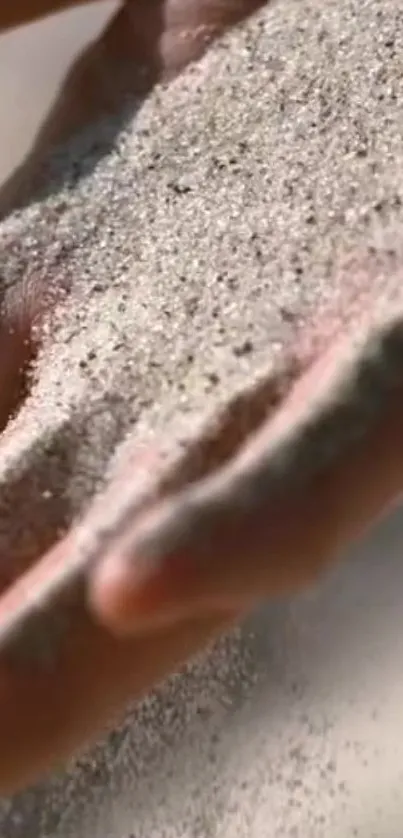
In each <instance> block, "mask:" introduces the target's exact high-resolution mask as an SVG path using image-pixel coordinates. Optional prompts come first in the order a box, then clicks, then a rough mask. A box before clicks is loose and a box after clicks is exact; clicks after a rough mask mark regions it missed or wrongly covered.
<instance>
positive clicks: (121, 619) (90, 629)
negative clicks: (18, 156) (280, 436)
mask: <svg viewBox="0 0 403 838" xmlns="http://www.w3.org/2000/svg"><path fill="white" fill-rule="evenodd" d="M72 5H74V3H72V2H71V0H42V2H40V0H25V2H21V0H20V1H19V0H14V2H13V3H3V4H1V7H0V29H2V30H5V29H7V28H10V27H12V26H16V25H17V24H21V23H25V22H28V21H30V20H34V19H36V18H39V17H41V16H43V15H45V14H49V13H50V12H55V11H60V10H61V9H64V8H67V7H68V6H72ZM259 5H261V2H258V1H257V0H252V1H251V2H248V0H233V1H232V2H231V0H227V2H225V0H221V2H217V0H214V2H213V0H199V2H198V3H196V2H189V3H188V2H187V0H167V2H166V3H165V4H163V3H162V2H159V0H154V2H152V0H132V2H131V3H128V4H126V5H125V6H124V7H123V8H122V10H121V11H120V12H119V13H118V14H117V15H116V17H115V19H114V20H113V22H112V24H111V25H110V26H109V28H108V29H107V31H106V33H105V34H104V36H103V38H102V39H101V41H100V42H98V44H95V45H92V46H91V47H90V48H89V49H88V50H87V51H86V53H85V54H84V56H83V57H82V58H81V59H80V62H78V63H77V64H76V66H75V68H74V70H73V73H72V75H71V76H70V79H69V82H68V85H67V87H65V88H64V94H63V95H66V96H67V99H66V101H67V106H66V101H65V103H64V104H63V103H62V105H60V102H59V105H58V107H59V112H58V113H59V116H58V118H57V120H56V122H57V124H58V125H61V124H62V123H63V119H65V124H64V128H63V130H67V131H70V130H71V129H72V127H78V125H79V124H80V123H82V121H83V120H84V119H85V117H86V113H87V110H88V109H87V107H86V103H87V105H88V102H90V103H91V106H90V108H89V116H90V117H91V118H93V117H94V116H95V115H96V114H97V113H99V112H100V111H102V110H103V109H104V108H105V103H106V104H107V106H108V107H109V106H110V105H111V106H112V107H114V106H115V105H116V104H118V103H119V101H121V96H122V94H123V95H124V94H125V93H126V92H130V91H132V90H134V89H137V87H136V86H137V85H138V84H139V78H140V76H139V74H138V72H137V70H138V67H139V55H140V56H141V62H143V63H145V64H146V65H147V67H148V71H149V73H150V77H149V78H150V79H151V83H154V82H155V81H156V80H157V79H158V78H160V77H161V76H164V74H166V75H169V74H170V73H171V72H173V73H175V72H178V71H179V70H180V69H181V67H182V66H184V64H186V63H188V61H189V60H191V59H192V58H193V57H197V55H199V54H200V52H201V51H203V49H204V48H205V44H204V42H201V41H200V38H199V35H197V36H195V37H194V38H193V40H192V39H190V41H187V42H183V41H182V40H181V39H180V38H178V33H179V32H181V31H182V30H183V28H186V27H187V26H189V27H190V28H192V27H193V31H194V32H195V31H196V27H198V25H199V23H200V21H202V22H204V23H206V22H207V23H208V22H210V23H212V24H213V29H212V32H213V36H215V35H216V34H218V33H219V32H220V31H222V29H223V28H225V26H226V25H230V24H232V23H234V22H236V21H237V20H239V19H241V18H242V17H243V16H245V15H246V14H247V13H249V12H251V11H253V10H254V9H255V8H257V7H258V6H259ZM197 32H198V33H199V32H200V30H199V28H197ZM146 36H147V37H146ZM179 46H180V49H179ZM141 50H142V52H140V51H141ZM141 62H140V63H141ZM136 68H137V69H136ZM83 80H85V84H84V85H83ZM105 81H107V82H108V84H106V85H105ZM147 84H149V82H147ZM146 86H147V85H146ZM80 90H81V91H82V90H84V91H85V95H84V96H83V97H81V98H80V96H79V95H78V92H79V91H80ZM105 90H106V91H107V92H106V94H105ZM66 91H67V93H66ZM105 95H106V99H105ZM108 97H110V98H108ZM62 133H63V131H62ZM53 136H54V135H53ZM48 139H49V137H48ZM53 302H54V301H53V299H52V298H51V296H49V291H48V289H47V288H46V287H44V286H43V284H42V283H39V282H38V281H37V280H36V279H35V277H32V278H31V279H30V280H29V281H27V280H25V282H24V283H22V284H21V285H20V286H19V287H18V288H17V289H16V290H15V291H14V292H13V294H12V296H10V295H6V296H5V298H4V299H3V300H2V301H1V308H0V314H1V319H0V351H1V358H2V364H1V365H0V394H1V398H0V428H1V429H4V427H5V426H6V424H7V421H8V419H9V417H10V416H11V415H12V413H13V412H14V411H15V410H16V409H17V408H18V406H19V405H20V404H21V402H22V400H23V399H24V395H25V392H26V390H27V387H28V386H29V377H27V368H28V367H29V363H30V361H31V360H32V359H33V357H34V356H35V353H36V352H37V350H38V347H39V344H40V325H41V321H42V317H43V315H44V313H45V312H46V311H47V310H48V309H49V306H51V305H52V304H53ZM301 387H302V390H303V389H304V387H305V388H308V389H309V388H311V389H312V388H314V387H315V369H314V370H313V375H312V373H310V375H309V380H307V381H306V382H305V383H304V381H302V383H301ZM288 406H289V405H288V402H287V400H286V403H285V405H284V406H283V408H282V409H284V410H287V408H288ZM402 422H403V393H402V392H400V391H397V392H396V394H395V397H394V399H393V400H391V401H390V405H389V409H388V410H385V412H384V414H383V416H382V418H381V419H380V420H379V423H378V425H377V426H375V427H372V429H371V431H370V432H368V434H367V435H366V436H365V437H364V438H363V440H362V442H361V444H360V445H357V446H356V448H355V450H354V452H353V454H352V453H351V452H350V453H349V455H348V456H346V457H344V458H343V457H342V458H339V459H338V460H337V462H336V463H335V464H333V465H332V466H331V467H330V468H328V469H327V470H326V471H325V472H323V473H322V474H320V475H316V476H315V477H313V478H312V479H311V481H310V483H309V484H308V485H304V487H303V489H302V490H297V491H296V492H295V493H294V495H292V494H287V495H286V496H285V497H283V498H282V499H280V500H278V501H277V502H276V504H275V506H274V505H273V507H272V508H270V509H262V510H261V513H260V515H259V517H258V519H256V518H252V517H250V518H248V517H244V518H243V519H240V520H239V521H238V522H237V530H236V532H235V533H234V528H233V526H232V527H231V528H230V529H228V528H225V527H224V528H223V529H222V530H221V532H219V533H217V538H216V542H215V548H214V551H212V553H211V555H209V556H208V557H207V558H206V556H205V555H204V556H203V557H202V558H200V557H198V555H197V549H195V555H194V556H191V555H187V556H177V557H175V559H174V560H172V557H171V558H170V560H169V561H168V562H167V563H166V564H165V563H162V564H161V565H160V566H159V567H158V568H157V571H156V573H155V574H154V577H153V578H152V579H145V578H139V574H138V570H137V568H136V563H135V561H134V558H135V557H134V556H130V559H131V562H130V563H127V562H126V563H124V564H123V565H122V563H121V561H120V558H121V557H120V555H119V550H118V549H117V550H116V551H115V552H113V554H112V555H109V556H106V557H105V562H104V564H101V565H100V567H99V568H98V571H97V572H96V573H94V575H93V578H92V580H90V585H89V601H90V604H91V613H92V615H93V617H95V620H93V619H91V617H90V616H89V615H88V614H86V613H85V611H80V609H79V610H78V612H77V615H76V618H75V619H74V621H73V625H72V627H71V629H69V633H68V637H67V641H66V645H65V646H64V647H63V653H62V654H61V656H59V659H58V660H57V663H56V665H55V667H52V669H51V671H50V672H49V671H47V670H45V671H42V670H40V669H37V668H36V667H33V668H32V669H31V668H30V667H29V666H28V665H26V664H22V665H21V667H20V668H18V667H17V669H16V668H15V662H14V664H13V665H12V666H11V665H10V661H9V660H8V659H7V658H4V656H2V657H1V659H0V754H1V757H0V792H1V793H5V792H10V791H13V790H14V789H16V788H18V787H21V785H24V784H26V783H27V782H30V781H32V780H34V779H36V778H37V777H38V776H39V775H40V774H42V773H43V771H45V770H48V769H49V768H50V767H52V766H53V765H55V764H57V763H59V762H60V761H61V760H64V759H66V758H67V757H68V756H69V755H70V754H71V753H72V752H73V751H75V750H76V748H77V747H79V746H80V745H81V744H82V743H83V742H84V741H87V740H88V739H91V738H93V737H94V735H96V734H97V733H98V732H99V730H100V729H101V728H102V727H103V726H104V724H105V722H107V721H110V719H111V718H112V717H113V716H115V715H116V714H118V713H120V712H121V711H122V709H123V708H124V706H125V705H126V704H127V702H128V701H129V700H130V699H131V698H133V697H138V696H140V695H141V694H142V693H144V691H146V690H148V689H149V688H150V687H151V686H152V685H153V684H154V683H155V682H156V681H158V680H160V679H161V678H162V677H165V675H167V674H168V673H169V672H170V671H171V670H173V669H176V668H177V667H178V666H180V665H181V664H182V663H183V661H184V660H185V659H186V658H188V657H189V656H190V655H192V654H194V653H195V652H197V651H198V650H199V649H200V648H201V647H202V646H203V645H205V644H206V643H207V642H208V641H209V640H210V639H211V638H212V637H214V636H215V635H216V634H218V633H219V632H221V631H222V630H223V629H224V628H225V627H226V626H227V625H228V624H229V623H230V622H231V620H233V619H235V618H236V617H240V616H242V614H244V613H245V612H247V611H249V610H250V608H252V607H253V606H254V605H255V604H256V603H258V602H261V601H262V599H265V598H269V597H272V596H277V595H279V594H284V593H293V592H296V591H298V590H300V589H301V588H303V587H305V586H307V585H310V584H312V583H313V581H314V580H315V579H317V577H318V576H319V575H320V574H321V573H322V572H324V570H325V569H326V568H327V567H328V566H329V564H331V563H332V562H334V561H335V559H336V557H337V554H338V552H339V550H340V548H341V547H343V545H345V544H347V543H348V542H350V541H351V540H352V539H354V538H356V537H357V535H359V534H360V533H361V532H362V531H363V530H364V529H365V528H366V527H367V526H368V525H369V524H370V523H371V521H372V520H373V518H374V517H375V516H377V515H379V514H380V512H382V511H383V510H384V508H385V507H386V506H388V504H390V503H391V502H393V500H394V499H395V498H396V496H397V495H398V494H399V493H400V492H401V490H402V485H403V443H402V435H401V427H402ZM70 538H71V534H69V535H67V537H66V538H65V539H64V540H63V541H62V542H60V543H59V544H58V545H56V546H55V548H54V549H53V550H52V551H51V553H50V554H49V555H47V556H45V557H44V558H41V557H38V563H37V564H36V566H34V568H33V569H32V570H31V571H30V574H29V576H28V577H26V578H25V579H24V585H25V584H27V583H28V585H29V584H31V585H33V584H34V580H35V578H37V576H38V574H39V575H40V574H41V573H44V572H49V570H50V569H51V567H52V565H53V564H54V562H60V561H62V562H67V561H68V560H69V555H70ZM257 538H258V539H259V540H260V542H261V543H262V544H264V545H265V547H266V554H267V561H266V562H265V563H264V565H262V564H261V563H254V562H251V561H250V555H249V553H248V544H250V543H251V539H252V540H253V539H255V540H256V539H257ZM261 552H262V551H261ZM140 558H141V557H140ZM20 597H21V593H20V589H19V586H18V584H17V586H15V587H14V588H13V589H11V590H10V591H9V592H8V593H6V594H5V595H3V597H2V598H1V599H0V620H1V615H2V613H3V614H4V613H7V610H8V609H9V608H12V606H13V603H14V604H15V603H16V602H18V600H19V598H20ZM161 627H162V631H161ZM122 635H125V637H124V638H122V637H121V636H122ZM27 695H29V697H30V699H29V709H30V712H27V702H26V696H27ZM87 708H89V712H88V713H87V712H86V710H87Z"/></svg>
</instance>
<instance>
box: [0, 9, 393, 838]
mask: <svg viewBox="0 0 403 838" xmlns="http://www.w3.org/2000/svg"><path fill="white" fill-rule="evenodd" d="M402 40H403V18H402V13H401V12H400V10H398V9H397V7H394V6H391V7H390V8H389V7H388V5H386V6H385V3H384V2H381V0H365V2H360V3H358V2H357V3H351V2H350V0H349V2H347V0H345V2H344V0H341V1H340V0H326V2H325V3H324V4H322V6H321V8H318V7H317V5H316V4H314V3H312V2H301V0H295V2H293V0H291V2H289V3H287V8H286V10H285V9H284V10H281V8H275V9H272V10H270V9H269V10H267V11H264V12H262V13H260V14H259V15H258V16H257V17H256V19H254V20H253V21H252V22H250V24H248V25H247V26H245V27H243V28H242V29H241V30H240V31H237V32H236V33H232V34H231V35H230V36H228V37H227V38H226V39H224V40H223V41H222V42H221V43H219V44H218V45H217V46H216V47H215V48H214V49H213V50H212V51H211V52H210V53H209V54H208V55H207V56H206V57H205V58H204V59H203V61H202V62H201V64H200V65H198V66H196V67H193V68H191V69H190V70H188V71H187V72H185V73H184V75H183V76H182V77H181V78H180V79H178V80H176V81H175V82H173V83H172V84H171V85H170V86H169V87H166V88H162V87H161V88H157V89H156V90H155V91H154V93H153V94H152V95H151V96H150V98H149V100H148V101H147V102H146V103H145V104H143V105H142V107H141V109H139V110H138V111H137V112H136V113H134V114H133V111H132V112H131V113H130V109H129V110H128V115H127V122H126V127H125V128H124V130H120V131H119V132H118V133H117V134H116V139H115V141H114V144H113V149H112V151H109V153H108V154H106V155H105V156H103V154H102V149H103V146H105V148H108V147H109V145H110V139H111V136H113V134H114V132H115V130H116V125H115V126H114V125H113V124H111V122H108V124H102V125H101V126H97V127H96V128H95V127H94V128H91V129H90V130H89V131H87V132H86V134H85V135H84V136H82V137H80V138H79V139H78V140H75V141H73V142H71V143H69V145H68V146H67V147H65V148H64V149H63V150H61V151H60V152H58V153H57V155H55V157H54V158H53V160H52V163H51V167H52V170H53V183H54V186H53V187H52V186H50V187H49V186H47V187H46V193H44V194H42V195H38V197H37V198H36V199H35V200H34V201H33V203H32V204H31V205H30V206H29V207H27V208H25V209H22V210H21V211H18V212H16V213H14V214H12V215H10V216H9V217H8V218H7V219H5V221H4V222H3V223H2V225H1V228H0V247H1V252H2V254H3V256H2V265H1V270H2V277H3V280H4V282H5V283H6V285H7V286H12V285H14V284H15V283H18V282H22V281H27V280H26V278H27V275H28V277H31V278H32V279H31V281H32V282H45V283H48V282H49V283H52V284H53V285H54V287H55V288H56V289H57V288H59V287H60V288H62V289H65V288H68V289H69V292H68V293H67V294H66V299H65V301H64V303H63V305H62V307H61V308H58V309H56V311H53V312H52V315H51V318H50V321H49V323H48V327H47V328H48V339H45V341H44V345H43V348H42V349H41V352H40V357H39V358H38V361H37V363H36V365H35V369H34V371H33V375H32V386H31V389H30V394H29V397H28V398H27V399H26V401H25V403H24V404H23V405H22V406H21V409H20V411H19V413H18V415H17V416H16V418H15V419H14V420H13V422H12V423H10V425H9V426H8V428H7V429H6V431H5V433H4V436H3V440H2V445H1V447H0V486H1V494H0V520H1V529H0V545H1V554H2V556H5V557H6V561H7V562H9V561H10V560H13V562H14V563H17V562H18V559H21V560H24V561H25V560H26V559H27V558H29V557H30V556H31V557H33V556H37V555H38V553H39V552H40V551H41V550H43V549H44V548H45V547H47V546H49V544H51V543H52V542H53V541H54V540H55V539H56V538H57V536H58V535H59V534H60V533H61V532H63V531H64V529H65V528H66V527H67V526H68V525H70V523H71V522H72V520H74V519H75V518H76V517H77V516H79V515H81V513H82V512H83V510H84V509H85V508H86V507H87V505H88V503H89V502H90V501H91V500H92V499H93V497H94V495H95V494H97V493H98V492H99V490H101V489H103V487H104V486H105V482H108V480H109V479H110V477H111V475H113V474H116V471H117V469H118V468H119V467H120V466H119V463H120V462H121V458H122V457H123V456H124V453H125V451H127V448H126V446H127V444H128V438H129V436H130V440H131V441H130V445H134V450H136V447H137V446H138V447H139V450H142V448H143V446H148V445H149V444H150V443H151V444H152V445H153V444H156V445H157V446H159V445H160V444H162V446H163V449H164V451H166V453H167V456H168V458H173V459H175V458H176V457H177V456H181V452H183V450H184V448H185V451H186V446H187V445H188V444H189V441H190V440H192V439H193V438H194V435H195V433H196V431H197V429H198V428H200V427H201V426H211V423H213V425H214V417H215V416H217V415H218V414H220V411H221V410H222V409H223V408H224V407H225V405H226V404H228V402H229V401H231V400H232V399H234V398H235V397H236V395H237V394H239V393H242V392H244V391H245V390H250V389H251V388H252V389H253V386H254V384H256V386H257V383H258V382H260V381H261V380H262V376H263V377H264V378H265V379H267V380H270V378H271V376H273V375H274V374H275V373H276V371H278V369H280V368H281V364H282V363H283V362H284V359H286V361H287V364H288V363H289V361H288V359H289V350H290V348H293V347H294V346H296V345H297V344H298V341H299V337H298V338H297V335H299V334H300V330H301V327H304V328H305V329H309V330H310V329H311V324H312V323H314V321H315V317H316V312H318V311H323V309H326V308H327V307H328V306H329V304H331V309H332V311H334V312H335V316H334V318H333V321H332V323H331V328H332V329H333V327H334V321H336V323H337V322H339V323H340V321H342V318H343V317H344V315H345V314H346V310H345V305H344V302H343V301H345V299H346V293H347V290H346V289H347V286H346V283H347V285H348V293H347V297H348V299H350V298H351V293H350V287H351V284H352V285H354V282H355V281H356V284H357V287H359V288H360V287H361V286H362V284H363V280H364V286H365V279H366V277H368V276H370V284H371V292H372V291H373V290H374V289H376V293H377V294H378V296H379V300H380V301H381V302H382V301H385V300H386V303H387V304H388V305H389V302H390V299H391V298H392V299H394V300H396V299H397V296H395V295H397V294H398V292H399V290H400V288H401V285H402V283H401V262H400V256H401V251H400V247H401V245H400V244H399V236H398V232H396V233H394V231H398V230H399V225H400V221H401V219H400V216H401V202H402V200H403V175H402V172H403V166H402V153H401V132H402V127H403V122H402V120H403V115H402V110H401V107H400V102H401V98H402V95H403V80H402V74H401V55H402V47H403V44H402V43H401V42H402ZM120 119H121V118H119V123H117V124H120ZM385 229H388V230H389V231H392V232H391V233H390V232H389V236H388V237H386V236H385V235H384V233H383V231H384V230H385ZM391 241H392V244H390V242H391ZM368 243H371V245H372V249H369V250H368V249H367V250H366V245H367V244H368ZM350 251H351V252H356V253H357V254H358V255H357V257H356V261H354V262H353V263H350V265H349V267H348V268H347V269H345V270H344V271H343V270H342V271H339V272H337V271H336V272H335V269H334V266H335V264H336V262H337V260H338V259H339V258H340V257H341V256H342V255H343V254H345V253H348V252H350ZM361 253H362V254H363V255H362V257H361V256H360V254H361ZM353 272H354V273H353ZM353 275H354V276H355V277H356V280H354V282H352V277H353ZM387 278H388V281H386V279H387ZM350 311H351V310H350ZM342 322H343V321H342ZM326 328H327V327H326ZM298 345H299V344H298ZM301 352H302V350H301ZM297 356H298V358H301V357H302V355H301V353H299V354H298V353H297ZM293 364H295V361H292V362H291V366H287V374H293V370H294V371H295V369H296V367H295V366H293ZM279 365H280V366H279ZM297 366H298V362H297ZM278 382H279V391H278V393H277V397H279V396H280V395H281V387H284V382H285V383H286V384H287V377H286V378H284V377H281V376H280V378H279V379H278ZM248 405H250V402H248V400H247V402H246V407H244V408H243V409H242V412H241V417H242V421H241V420H240V419H239V421H238V426H237V428H236V433H237V434H239V435H240V436H244V435H246V434H247V433H248V431H249V429H250V428H253V426H254V423H255V410H256V406H254V407H253V410H252V409H249V408H248ZM269 408H270V405H266V404H265V405H264V406H263V408H262V407H260V408H259V411H260V413H259V418H260V419H261V418H263V417H264V415H265V411H266V410H267V411H268V410H269ZM241 425H242V427H240V426H241ZM122 452H123V453H122ZM136 491H137V490H136ZM16 508H18V518H17V519H16V516H15V509H16ZM22 520H23V521H24V527H23V528H21V521H22ZM16 566H17V565H16ZM238 642H239V641H237V640H234V643H235V647H236V648H238V646H237V644H238ZM231 655H234V659H235V658H236V656H237V652H235V653H233V652H231ZM175 700H176V699H175ZM109 748H111V749H112V750H111V753H113V743H112V744H111V746H107V751H106V754H107V755H108V757H107V758H108V759H111V760H113V759H114V758H113V756H109ZM102 759H104V757H103V756H102V757H101V760H102ZM61 795H62V797H63V792H62V793H61ZM83 797H84V798H87V797H88V789H87V787H86V788H85V791H84V792H83ZM86 805H87V804H84V806H86ZM88 805H89V804H88ZM80 806H81V803H80ZM61 807H62V808H64V804H63V803H61ZM78 807H79V803H78V801H77V803H76V806H75V807H74V809H75V811H74V813H72V814H71V815H68V816H67V825H65V826H60V827H59V826H53V827H52V829H51V832H52V835H54V836H56V835H59V834H60V835H63V836H67V835H69V834H70V832H69V831H68V830H71V829H73V830H74V834H75V835H76V837H77V838H81V835H82V836H83V838H84V834H85V833H84V832H80V827H79V826H78V825H77V823H78V822H77V820H76V817H77V812H78ZM33 808H34V807H33ZM5 817H6V825H5V826H4V827H3V830H2V831H3V832H4V833H5V834H6V833H7V835H10V838H11V835H13V836H14V835H15V836H17V835H20V834H23V832H24V830H25V833H26V828H27V823H26V822H25V823H24V825H23V826H22V827H21V829H22V832H21V833H20V832H19V831H18V829H19V828H20V827H15V828H14V827H12V824H11V820H10V822H9V821H8V820H7V817H8V816H5ZM32 817H34V819H35V818H42V819H43V818H44V819H45V820H44V822H43V823H44V825H43V826H39V820H38V819H36V820H34V822H33V823H32V824H31V823H30V831H31V832H32V834H38V830H42V832H39V834H43V835H45V834H47V831H48V829H49V827H48V826H47V821H46V817H47V816H46V815H44V813H43V812H42V813H41V815H39V814H38V815H32ZM10 818H11V815H10ZM131 818H132V819H135V818H134V815H133V814H129V813H128V812H125V813H122V818H121V825H118V826H116V825H115V826H114V827H110V826H106V827H105V830H106V831H103V832H97V833H96V834H95V833H94V832H92V833H91V834H92V835H93V836H94V838H96V835H98V834H99V836H101V835H102V836H103V838H105V836H106V835H111V836H112V835H113V838H126V836H127V834H128V832H127V830H128V828H129V827H128V824H129V823H130V822H131ZM168 820H169V818H168ZM9 823H10V825H9ZM71 824H73V826H71ZM139 828H140V827H138V826H137V824H136V826H135V830H138V829H139ZM12 829H14V832H12ZM60 830H61V831H60ZM63 830H64V831H63ZM71 834H73V833H71ZM159 834H164V833H163V832H160V833H159ZM169 834H171V833H169ZM179 834H181V835H182V834H183V835H185V834H189V835H190V834H195V833H193V832H190V833H187V832H183V831H182V832H179ZM212 834H215V833H212ZM243 834H244V833H243V832H242V831H241V832H239V835H243ZM245 834H246V833H245ZM282 834H286V833H285V832H283V833H282Z"/></svg>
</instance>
